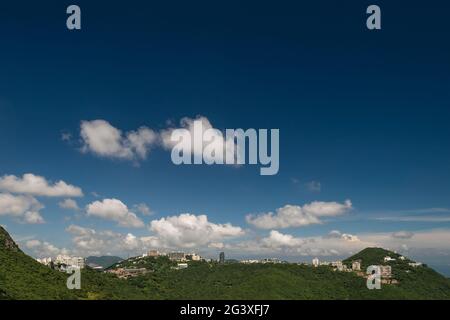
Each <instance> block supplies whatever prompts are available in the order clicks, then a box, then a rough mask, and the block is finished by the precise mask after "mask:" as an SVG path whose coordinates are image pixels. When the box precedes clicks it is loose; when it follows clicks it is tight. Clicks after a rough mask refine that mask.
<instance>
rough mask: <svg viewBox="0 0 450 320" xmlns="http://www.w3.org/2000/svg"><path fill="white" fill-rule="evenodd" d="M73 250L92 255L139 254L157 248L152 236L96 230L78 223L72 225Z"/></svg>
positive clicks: (70, 227) (80, 253)
mask: <svg viewBox="0 0 450 320" xmlns="http://www.w3.org/2000/svg"><path fill="white" fill-rule="evenodd" d="M66 231H67V232H68V233H70V234H71V235H72V236H73V238H72V243H73V246H74V248H73V250H72V251H73V252H74V253H76V254H78V255H81V256H90V255H108V254H114V255H119V256H120V255H124V254H126V255H128V254H131V255H138V254H142V253H143V252H145V251H147V250H149V249H151V248H155V246H154V245H155V243H154V239H153V238H152V237H137V236H135V235H133V234H132V233H128V234H122V233H118V232H113V231H111V230H94V229H91V228H85V227H81V226H78V225H70V226H69V227H68V228H67V229H66Z"/></svg>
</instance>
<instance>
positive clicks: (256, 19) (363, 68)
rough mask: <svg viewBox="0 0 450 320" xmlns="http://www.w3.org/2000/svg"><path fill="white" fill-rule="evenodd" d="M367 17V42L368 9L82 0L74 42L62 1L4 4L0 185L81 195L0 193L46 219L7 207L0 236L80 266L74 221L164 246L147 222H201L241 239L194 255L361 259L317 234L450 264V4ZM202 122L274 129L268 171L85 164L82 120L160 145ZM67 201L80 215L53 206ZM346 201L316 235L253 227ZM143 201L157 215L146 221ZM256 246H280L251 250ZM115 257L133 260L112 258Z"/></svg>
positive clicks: (389, 9)
mask: <svg viewBox="0 0 450 320" xmlns="http://www.w3.org/2000/svg"><path fill="white" fill-rule="evenodd" d="M377 3H378V4H379V5H380V7H381V9H382V30H381V31H377V32H369V31H368V30H367V29H366V28H365V19H366V14H365V8H366V7H367V5H368V4H371V3H369V2H367V3H365V2H364V1H362V2H361V1H354V2H348V3H347V2H346V3H345V4H337V3H336V4H333V3H331V2H330V1H316V2H315V4H294V2H284V1H282V2H281V3H278V2H277V4H276V5H275V4H274V3H273V2H268V1H258V2H248V3H246V4H242V3H240V2H237V1H231V2H229V1H228V2H226V3H220V4H218V3H216V4H212V3H210V2H206V1H199V2H198V3H182V2H181V1H175V2H174V3H171V4H163V3H158V4H155V3H153V4H149V3H148V2H147V1H131V2H128V3H127V5H126V6H125V5H118V4H109V3H106V2H102V1H96V3H95V4H94V3H92V2H89V1H78V2H77V4H78V5H79V6H80V7H81V10H82V30H81V31H75V32H73V31H68V30H67V29H66V28H65V19H66V14H65V8H66V7H67V5H69V3H67V4H66V3H60V4H54V3H51V2H49V1H39V2H38V3H35V4H29V5H27V6H25V7H23V6H19V5H18V4H4V5H2V7H3V8H2V10H0V11H1V13H0V38H1V39H2V50H0V66H1V68H0V70H1V72H0V114H1V117H0V146H1V150H2V152H1V158H0V175H1V176H3V177H4V176H5V175H13V176H15V177H17V179H22V176H23V174H26V173H31V174H33V175H36V176H41V177H44V178H45V179H46V180H47V182H48V183H49V185H52V184H53V183H55V182H57V181H59V180H63V181H64V182H66V183H67V184H70V185H73V186H76V187H79V188H81V189H82V192H83V196H82V197H70V196H61V197H48V196H38V195H36V194H30V192H28V193H26V192H25V193H24V192H22V193H21V192H14V191H12V190H11V189H7V188H3V190H1V191H0V192H2V193H3V194H12V195H13V196H20V195H24V196H27V197H33V198H35V200H37V201H39V203H41V204H42V205H44V206H45V208H42V209H40V211H39V212H40V215H41V216H42V217H43V219H44V220H45V223H41V224H29V223H24V222H23V221H20V219H18V218H17V216H13V215H12V214H11V213H8V212H6V211H5V210H6V209H5V210H4V213H3V214H0V223H1V224H2V225H6V226H7V229H8V230H9V231H11V233H12V234H13V235H15V236H16V237H17V238H18V239H19V241H20V240H22V242H23V246H24V247H26V242H27V241H29V240H38V241H40V242H41V244H40V245H39V246H38V245H37V243H35V244H36V245H35V246H34V247H33V245H32V244H31V245H30V248H27V250H29V252H30V253H33V251H32V249H33V248H34V249H36V248H41V247H40V246H42V243H43V242H47V243H49V244H53V245H54V246H55V247H57V248H67V249H68V250H72V251H74V253H75V252H76V253H83V251H82V250H81V248H80V247H77V244H79V243H77V242H76V241H77V239H78V240H80V239H79V238H76V237H77V236H80V234H77V233H74V232H72V233H71V232H68V231H67V229H68V228H69V226H71V225H72V226H73V225H76V226H79V227H83V228H87V229H89V230H96V231H97V234H98V232H99V230H111V231H114V232H116V233H117V234H120V235H123V237H125V235H127V234H129V233H130V234H132V235H133V236H135V237H137V239H140V237H144V238H145V237H158V236H162V237H166V236H168V235H161V232H163V231H161V230H160V229H158V228H157V227H156V225H155V226H154V228H153V229H151V227H149V225H150V224H151V221H162V219H165V218H166V217H168V216H172V217H179V215H180V214H182V213H190V214H192V215H193V216H195V217H198V216H200V215H202V214H204V215H207V219H208V222H209V223H212V224H214V225H220V224H226V223H230V224H231V226H232V227H237V228H241V229H242V233H239V232H238V234H235V235H234V236H232V237H231V238H230V239H229V238H226V239H222V238H221V237H220V236H217V237H216V236H214V235H211V239H212V240H211V241H210V243H203V242H200V243H199V244H198V245H196V246H194V247H193V248H189V250H191V249H192V250H194V249H195V250H199V251H201V252H204V253H205V254H210V255H215V254H216V251H217V252H218V250H225V251H227V252H229V253H230V254H229V255H231V256H235V257H243V256H252V255H254V256H258V255H259V256H262V255H274V256H280V257H286V258H288V259H291V260H301V259H309V257H310V256H311V255H314V254H315V253H317V254H319V253H318V252H316V251H314V250H312V249H314V248H313V246H310V245H305V244H304V243H303V242H302V241H304V240H305V239H316V240H317V241H316V242H317V245H316V246H317V247H318V248H320V246H321V245H323V246H327V250H328V251H327V252H326V254H324V256H328V255H331V254H330V251H329V250H332V249H333V250H336V251H338V252H339V254H337V255H342V256H344V255H346V254H348V253H349V252H351V251H353V250H356V248H357V245H356V244H355V243H352V244H350V245H349V247H348V249H347V247H346V246H345V243H340V244H336V248H334V247H333V242H332V241H331V240H330V239H331V238H330V237H329V236H328V234H329V232H330V231H333V230H339V231H340V233H341V235H343V234H349V235H354V236H357V237H358V239H360V240H361V241H362V243H363V244H367V243H369V242H371V241H372V242H373V241H375V242H376V243H377V244H380V245H385V246H387V245H388V246H392V248H393V249H396V250H402V249H403V250H406V249H405V248H406V247H407V250H406V251H405V253H406V254H408V253H409V254H411V255H413V256H414V257H417V258H420V259H427V261H430V263H432V264H434V265H436V266H437V267H439V268H441V270H444V269H445V268H448V266H449V265H450V258H449V256H450V255H449V254H450V250H448V249H449V248H448V245H447V244H446V243H445V241H447V240H448V239H449V238H450V235H449V233H450V231H449V229H448V228H449V227H450V221H449V218H450V209H449V208H450V197H449V194H450V170H449V166H448V164H449V163H450V149H449V148H448V146H449V138H448V137H449V136H450V127H449V126H448V123H449V120H450V106H449V101H450V100H449V99H450V90H449V89H450V88H449V87H450V83H449V80H450V79H449V75H450V62H449V60H448V57H449V56H450V44H449V42H448V41H447V40H446V39H447V38H448V31H449V30H448V25H446V16H445V14H446V12H448V9H449V8H448V4H444V2H442V1H432V3H433V4H434V5H427V6H426V7H424V6H423V4H416V3H413V2H409V1H408V2H406V1H397V2H396V4H392V3H388V2H386V1H378V2H377ZM200 115H201V116H203V117H205V118H207V119H208V121H209V122H210V123H211V124H212V125H213V127H215V128H218V129H220V130H225V129H226V128H244V129H247V128H257V129H258V128H267V129H271V128H279V129H280V171H279V173H278V174H277V175H275V176H260V175H259V166H250V165H248V166H241V167H239V168H236V167H230V166H219V165H216V166H206V165H201V166H188V165H186V166H175V165H173V164H172V162H171V160H170V151H167V150H164V148H162V147H161V146H156V145H155V146H152V148H150V150H149V153H148V155H147V156H146V157H145V159H142V160H140V161H138V162H139V165H136V163H133V161H128V160H124V159H117V158H114V157H111V156H103V157H102V156H99V155H98V154H96V153H95V152H92V150H91V151H88V152H82V150H81V149H82V147H83V145H84V144H85V141H83V139H82V138H81V136H80V129H81V127H80V126H81V122H82V121H93V120H98V119H101V120H104V121H106V122H107V123H109V124H110V125H111V126H113V127H115V128H117V129H119V130H121V131H122V133H123V134H124V135H125V134H126V133H127V132H130V131H134V130H137V129H138V128H139V127H141V126H145V127H148V128H149V129H151V130H153V131H154V132H156V133H158V132H160V131H161V130H164V129H167V128H169V127H173V126H179V122H180V120H181V119H182V118H184V117H188V118H191V119H194V118H196V117H197V116H200ZM63 134H66V137H68V136H69V135H70V139H69V140H68V141H67V140H66V141H64V139H62V135H63ZM67 134H68V135H67ZM311 186H315V187H311ZM319 186H320V187H319ZM94 193H95V195H94ZM67 198H73V199H74V200H76V201H77V204H78V206H79V208H80V209H79V210H78V211H76V210H67V209H63V208H61V207H60V206H59V205H58V203H60V202H61V201H63V200H64V199H67ZM104 199H117V200H120V201H121V202H122V203H123V204H125V205H126V206H127V207H128V209H129V211H130V212H133V213H135V214H136V215H137V217H138V218H139V219H141V220H142V221H143V222H144V223H145V225H146V226H145V227H142V228H128V227H121V226H118V222H117V221H115V220H111V219H102V218H99V217H98V216H96V217H94V216H88V215H87V213H86V211H87V206H88V205H89V204H92V203H94V202H95V201H103V200H104ZM347 199H349V200H351V203H352V208H351V209H350V210H346V211H345V212H344V213H342V214H337V215H333V216H330V217H325V218H320V221H321V223H318V224H308V225H304V226H299V227H287V228H281V229H277V228H274V229H273V230H272V229H260V228H257V227H255V226H254V225H252V224H250V223H248V222H247V221H246V216H247V215H248V214H257V213H267V212H275V210H276V209H278V208H282V207H284V206H285V205H296V206H303V205H305V204H309V203H311V202H314V201H320V202H324V203H331V202H336V203H338V204H343V203H344V201H345V200H347ZM140 203H145V204H146V205H147V206H149V207H150V208H151V210H152V212H153V214H152V215H151V216H147V215H142V214H141V213H139V212H138V210H137V208H135V207H134V206H135V205H137V204H140ZM399 217H400V218H399ZM164 221H165V222H167V221H168V220H164ZM178 222H179V221H178ZM208 226H209V227H211V226H210V225H208ZM149 229H150V230H149ZM213 229H214V227H213ZM179 231H180V232H182V230H179ZM272 231H275V232H279V233H282V234H283V235H285V236H286V235H289V236H291V237H292V238H289V239H287V238H283V239H284V240H283V241H287V242H286V243H289V245H285V244H282V245H280V243H279V242H276V241H275V238H276V237H277V235H278V234H277V233H273V234H272V233H271V232H272ZM400 231H402V232H409V233H407V237H405V236H404V235H405V234H398V232H400ZM120 235H118V237H119V238H120V237H121V236H120ZM271 235H272V236H273V237H272V238H270V237H271ZM393 235H400V237H395V236H393ZM402 235H403V236H402ZM408 237H409V238H408ZM415 238H417V240H414V239H415ZM129 239H130V238H129ZM165 239H166V238H165ZM264 239H271V240H273V241H274V242H276V243H277V245H275V244H273V243H272V245H271V246H269V247H270V250H269V248H267V246H266V247H264V248H263V249H261V248H260V246H261V244H260V243H258V241H260V242H261V241H262V242H264V241H265V240H264ZM277 239H278V238H277ZM321 239H322V240H321ZM374 239H375V240H374ZM399 239H401V240H399ZM424 239H426V240H424ZM83 240H86V239H84V238H83ZM122 240H123V239H122ZM125 240H126V239H125ZM166 240H167V239H166ZM222 240H223V241H222ZM341 240H342V239H341V238H339V241H341ZM428 240H429V242H427V241H428ZM114 241H116V240H114ZM321 241H323V242H324V243H323V244H322V242H321ZM336 241H338V240H336ZM443 241H444V242H443ZM194 242H195V241H194ZM219 242H220V243H222V242H223V245H224V247H222V248H221V249H217V250H215V249H214V248H213V246H211V243H214V245H216V244H217V243H219ZM372 242H371V243H372ZM114 243H116V242H114ZM171 243H173V242H171ZM264 243H266V242H264ZM283 243H284V242H283ZM424 243H425V244H424ZM436 243H440V245H437V244H436ZM243 244H245V246H246V248H248V250H247V251H245V250H242V247H243V246H244V245H243ZM363 244H361V246H362V245H363ZM227 245H228V247H227ZM401 245H405V246H404V247H401ZM305 246H306V247H308V250H304V251H302V249H300V248H304V247H305ZM426 246H428V247H426ZM133 248H134V249H133V250H135V251H139V250H140V248H139V247H138V246H135V247H133ZM428 249H432V250H428ZM77 250H78V251H77ZM108 250H113V249H111V248H108ZM108 250H106V249H102V250H99V252H100V251H101V252H100V253H110V252H108ZM258 250H260V251H258ZM271 250H272V251H271ZM55 252H56V251H55ZM113 252H114V253H117V254H122V255H125V254H127V252H128V251H127V250H124V249H123V247H120V245H118V248H117V250H116V251H114V250H113Z"/></svg>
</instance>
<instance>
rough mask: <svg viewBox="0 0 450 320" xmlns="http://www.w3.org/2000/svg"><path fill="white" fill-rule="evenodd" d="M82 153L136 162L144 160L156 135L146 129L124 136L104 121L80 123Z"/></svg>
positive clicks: (142, 128)
mask: <svg viewBox="0 0 450 320" xmlns="http://www.w3.org/2000/svg"><path fill="white" fill-rule="evenodd" d="M80 136H81V140H82V143H83V145H82V149H81V150H82V151H83V152H91V153H93V154H95V155H97V156H100V157H106V158H116V159H124V160H133V161H138V160H141V159H146V158H147V155H148V153H149V151H150V148H151V146H152V145H154V144H155V143H156V142H157V141H158V135H157V134H156V133H155V132H154V131H153V130H151V129H149V128H147V127H140V128H139V129H137V130H136V131H129V132H127V133H125V134H123V133H122V131H121V130H119V129H117V128H115V127H114V126H112V125H111V124H110V123H109V122H107V121H105V120H93V121H82V122H81V129H80Z"/></svg>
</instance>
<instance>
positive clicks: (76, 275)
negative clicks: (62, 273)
mask: <svg viewBox="0 0 450 320" xmlns="http://www.w3.org/2000/svg"><path fill="white" fill-rule="evenodd" d="M66 272H67V273H68V274H70V276H69V277H68V278H67V282H66V286H67V289H69V290H80V289H81V269H80V268H79V267H75V266H70V267H67V269H66Z"/></svg>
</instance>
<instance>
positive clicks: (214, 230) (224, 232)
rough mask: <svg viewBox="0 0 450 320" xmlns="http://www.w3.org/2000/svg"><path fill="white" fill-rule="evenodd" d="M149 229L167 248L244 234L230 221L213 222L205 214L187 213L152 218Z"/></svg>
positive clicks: (205, 244)
mask: <svg viewBox="0 0 450 320" xmlns="http://www.w3.org/2000/svg"><path fill="white" fill-rule="evenodd" d="M150 231H152V232H153V234H154V236H155V239H157V241H158V242H159V245H160V246H161V247H169V248H170V247H174V248H195V247H202V246H207V245H210V244H212V243H217V242H220V241H221V240H223V239H226V238H233V237H239V236H242V235H244V230H242V229H241V228H240V227H236V226H233V225H231V224H230V223H226V224H215V223H212V222H210V221H208V217H207V216H206V215H198V216H196V215H193V214H189V213H185V214H181V215H179V216H172V217H166V218H161V219H159V220H153V221H152V222H151V223H150ZM155 239H154V240H155Z"/></svg>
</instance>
